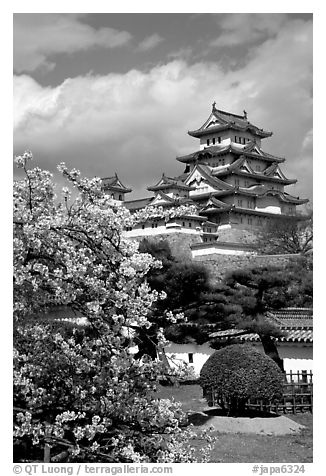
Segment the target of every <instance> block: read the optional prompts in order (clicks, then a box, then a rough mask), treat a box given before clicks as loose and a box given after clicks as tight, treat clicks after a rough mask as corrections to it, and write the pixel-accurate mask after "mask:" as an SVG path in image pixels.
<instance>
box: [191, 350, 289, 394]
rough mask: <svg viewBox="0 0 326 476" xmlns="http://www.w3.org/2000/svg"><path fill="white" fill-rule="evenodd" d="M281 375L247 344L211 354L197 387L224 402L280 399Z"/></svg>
mask: <svg viewBox="0 0 326 476" xmlns="http://www.w3.org/2000/svg"><path fill="white" fill-rule="evenodd" d="M282 381H283V374H282V372H281V371H280V369H279V367H278V366H277V365H276V363H275V362H274V361H273V360H272V359H271V358H270V357H268V356H267V355H265V354H262V353H261V352H259V351H257V350H255V349H254V348H253V347H252V346H250V345H249V344H234V345H230V346H228V347H225V348H224V349H221V350H218V351H216V352H214V354H212V355H211V356H210V357H209V359H208V360H207V361H206V362H205V364H204V365H203V367H202V369H201V372H200V379H199V384H200V386H201V387H202V388H203V390H204V393H205V394H207V392H209V391H214V392H216V393H217V394H218V395H219V396H220V398H222V399H223V400H225V401H232V402H233V403H234V402H235V401H240V402H245V401H246V400H248V399H249V398H251V397H257V398H262V399H268V400H269V399H273V398H280V397H281V396H282Z"/></svg>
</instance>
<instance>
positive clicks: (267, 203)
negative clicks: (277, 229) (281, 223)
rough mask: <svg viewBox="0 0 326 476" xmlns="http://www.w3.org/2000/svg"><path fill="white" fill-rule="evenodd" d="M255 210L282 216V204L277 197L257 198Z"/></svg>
mask: <svg viewBox="0 0 326 476" xmlns="http://www.w3.org/2000/svg"><path fill="white" fill-rule="evenodd" d="M255 210H258V211H260V210H261V211H264V212H269V213H275V214H280V213H282V210H281V205H280V202H279V200H278V199H277V198H275V197H270V196H269V197H262V198H257V202H256V208H255Z"/></svg>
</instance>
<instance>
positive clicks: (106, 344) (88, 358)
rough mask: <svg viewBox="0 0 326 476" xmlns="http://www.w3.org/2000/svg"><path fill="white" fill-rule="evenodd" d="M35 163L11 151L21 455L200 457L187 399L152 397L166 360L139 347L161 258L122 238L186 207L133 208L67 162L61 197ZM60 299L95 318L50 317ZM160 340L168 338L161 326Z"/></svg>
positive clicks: (155, 459) (61, 303) (161, 343)
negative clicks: (138, 351)
mask: <svg viewBox="0 0 326 476" xmlns="http://www.w3.org/2000/svg"><path fill="white" fill-rule="evenodd" d="M31 159H32V154H31V153H30V152H25V153H24V154H23V155H22V156H18V157H16V159H15V161H16V164H17V166H18V167H21V168H22V169H23V170H24V173H25V175H24V178H23V179H22V180H19V181H16V182H15V183H14V344H15V345H14V347H15V348H14V410H15V426H14V443H15V449H16V452H15V454H16V460H18V461H31V460H34V461H39V460H44V461H53V462H55V461H84V462H85V461H96V462H105V461H108V462H110V461H111V462H124V461H126V462H193V461H196V458H195V456H194V454H193V453H194V450H192V449H191V447H190V445H189V440H191V438H194V437H195V436H196V435H195V434H194V433H193V432H192V430H191V429H190V428H189V427H186V417H185V414H184V413H183V412H182V411H181V407H180V404H179V403H176V402H174V401H170V400H162V399H158V398H157V396H156V393H155V389H156V384H157V381H158V379H159V378H160V377H161V376H162V372H163V371H164V369H163V366H162V363H161V362H160V361H159V360H152V359H150V358H148V357H146V356H143V357H142V359H136V358H135V356H134V354H133V348H134V341H133V336H134V334H135V331H137V330H140V329H141V330H143V331H146V329H147V328H149V327H150V326H151V322H150V321H149V320H148V313H149V310H150V309H151V306H152V305H153V303H155V302H156V301H157V300H159V299H163V298H164V297H165V295H164V293H158V292H156V291H152V290H151V289H150V288H149V286H148V284H147V282H146V274H147V273H148V271H149V270H150V269H152V268H155V267H159V266H160V262H158V261H157V260H155V259H154V258H153V257H152V256H150V255H149V254H146V253H140V252H139V251H138V244H137V243H136V242H135V241H131V240H129V239H127V238H125V237H124V229H125V227H129V226H134V225H135V224H136V223H139V222H142V221H144V220H145V219H146V218H150V217H153V216H156V215H157V214H160V216H164V217H165V218H166V219H167V220H168V219H169V218H171V217H172V216H173V215H176V214H182V213H185V210H183V209H181V208H180V210H169V211H164V210H162V209H158V208H151V209H147V210H142V211H141V212H139V213H137V214H134V215H131V214H130V213H129V211H128V210H126V209H125V208H124V207H121V206H117V205H116V204H115V203H114V202H113V201H112V200H111V198H110V197H109V196H108V195H106V194H105V193H104V192H103V191H102V187H101V180H100V179H97V178H93V179H88V178H83V177H81V174H80V172H79V171H77V170H75V169H73V170H68V168H67V167H66V166H65V164H64V163H62V164H60V165H59V166H58V169H59V171H60V172H61V173H62V174H63V176H64V177H65V178H66V179H67V182H68V185H69V186H67V187H64V188H63V189H62V191H61V194H59V195H57V190H56V186H55V183H54V181H53V177H52V175H51V174H50V173H49V172H47V171H44V170H41V169H40V168H38V167H36V168H33V169H29V168H28V163H29V161H30V160H31ZM71 187H75V189H76V191H77V192H78V193H77V197H76V198H74V199H73V198H72V197H73V194H72V188H71ZM188 213H189V210H188ZM62 306H65V307H66V308H70V309H72V310H73V311H74V312H75V313H76V315H78V316H83V317H84V319H85V320H86V322H87V325H86V326H85V327H84V328H80V326H78V325H71V326H66V327H63V328H62V326H61V327H60V325H61V324H60V325H59V324H58V323H57V324H56V322H53V321H51V320H48V321H47V320H46V318H44V316H46V312H47V310H49V309H53V308H57V307H62ZM170 317H171V320H173V316H172V314H171V313H170ZM157 342H158V348H160V347H161V346H164V344H165V342H164V337H163V333H162V332H160V331H159V333H158V337H157ZM208 451H209V445H208V446H207V445H206V448H205V451H204V452H203V455H202V456H201V458H202V461H205V459H207V454H208Z"/></svg>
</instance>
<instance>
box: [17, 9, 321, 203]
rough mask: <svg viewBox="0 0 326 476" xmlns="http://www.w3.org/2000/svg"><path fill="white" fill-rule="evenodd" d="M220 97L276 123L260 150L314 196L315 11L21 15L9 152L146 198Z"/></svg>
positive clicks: (257, 120)
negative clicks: (116, 180)
mask: <svg viewBox="0 0 326 476" xmlns="http://www.w3.org/2000/svg"><path fill="white" fill-rule="evenodd" d="M213 101H216V104H217V107H218V108H219V109H225V110H228V111H231V112H233V113H236V114H242V111H243V109H245V110H246V111H247V112H248V119H249V120H250V121H251V122H252V123H254V124H255V125H257V126H258V127H262V128H264V129H267V130H271V131H273V133H274V134H273V136H272V137H271V138H269V139H265V140H264V142H263V148H264V150H266V151H267V152H271V153H273V154H275V155H278V156H282V157H286V159H287V160H286V163H285V164H284V165H283V171H284V172H285V174H286V175H287V176H288V177H289V178H297V179H298V183H297V184H296V185H294V186H292V187H288V191H289V192H290V193H293V194H294V195H296V196H297V195H300V196H301V197H307V198H309V199H312V15H310V14H284V13H281V14H274V13H267V14H266V13H256V14H249V13H248V14H247V13H232V14H224V13H223V14H222V13H216V14H212V13H210V14H204V13H201V14H198V13H197V14H191V13H179V14H175V13H174V14H165V13H159V14H150V13H147V14H141V13H134V14H128V13H124V14H118V13H102V14H95V13H91V14H68V13H65V14H55V13H50V14H48V13H40V14H34V13H25V14H24V13H21V14H15V15H14V153H15V154H19V153H21V152H23V151H24V150H26V149H30V150H32V151H33V154H34V157H35V163H36V164H37V165H39V166H41V167H43V168H47V169H50V170H51V171H54V170H55V165H56V164H57V163H59V162H61V161H65V162H66V163H67V164H68V165H69V166H71V167H77V168H79V169H80V170H81V171H82V172H83V174H84V175H87V176H94V175H96V176H100V177H104V176H109V175H113V174H114V173H115V172H117V173H118V175H119V177H120V178H121V180H122V182H123V183H124V184H125V185H127V186H130V187H131V188H132V189H133V193H132V194H130V195H129V197H128V198H129V199H132V198H138V197H140V196H148V195H150V193H149V192H147V191H146V187H147V186H150V185H152V184H154V183H156V182H157V181H158V179H159V177H160V176H161V174H162V172H165V173H166V174H167V175H176V174H179V173H181V172H182V171H183V166H182V164H180V163H179V162H177V161H176V160H175V157H176V156H178V155H183V154H187V153H190V152H193V151H195V150H197V149H198V139H194V138H192V137H190V136H188V134H187V131H188V130H190V129H196V128H198V127H199V126H201V125H202V123H203V122H204V121H205V120H206V119H207V117H208V115H209V113H210V111H211V104H212V102H213Z"/></svg>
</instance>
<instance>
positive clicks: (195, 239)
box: [134, 232, 202, 260]
mask: <svg viewBox="0 0 326 476" xmlns="http://www.w3.org/2000/svg"><path fill="white" fill-rule="evenodd" d="M134 239H135V238H134ZM136 239H137V240H138V241H141V240H142V239H143V237H139V238H138V237H137V238H136ZM146 239H148V240H149V241H152V242H160V241H167V242H168V243H169V245H170V248H171V253H172V255H173V256H176V257H178V258H183V259H186V260H189V259H190V260H191V259H192V257H191V245H194V244H196V243H202V240H201V238H200V235H195V234H193V235H191V234H186V233H181V232H175V233H171V234H164V235H160V234H157V235H152V236H148V237H146Z"/></svg>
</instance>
